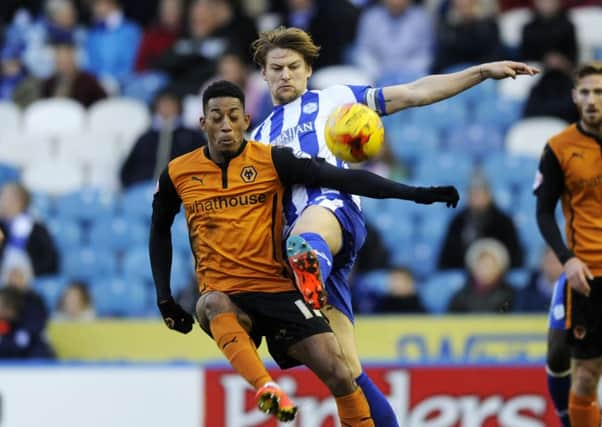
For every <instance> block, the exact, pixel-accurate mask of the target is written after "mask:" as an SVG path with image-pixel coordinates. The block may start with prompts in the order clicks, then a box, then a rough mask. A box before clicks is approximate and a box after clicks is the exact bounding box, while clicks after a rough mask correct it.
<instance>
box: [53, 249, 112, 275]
mask: <svg viewBox="0 0 602 427" xmlns="http://www.w3.org/2000/svg"><path fill="white" fill-rule="evenodd" d="M61 263H62V273H63V275H65V276H67V277H69V278H71V279H81V280H85V281H88V282H89V281H91V280H93V279H96V278H98V277H107V276H110V275H112V274H115V272H116V270H117V261H116V259H115V254H114V253H113V252H112V251H109V250H102V249H98V248H92V247H81V248H79V249H76V250H73V251H70V252H69V254H68V255H67V256H63V257H62V258H61Z"/></svg>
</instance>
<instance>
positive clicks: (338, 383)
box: [325, 352, 355, 397]
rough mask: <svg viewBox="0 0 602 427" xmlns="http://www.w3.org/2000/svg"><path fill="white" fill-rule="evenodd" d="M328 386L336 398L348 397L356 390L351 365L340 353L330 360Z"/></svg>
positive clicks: (327, 377) (327, 376) (332, 356)
mask: <svg viewBox="0 0 602 427" xmlns="http://www.w3.org/2000/svg"><path fill="white" fill-rule="evenodd" d="M325 382H326V385H327V386H328V388H329V389H330V391H331V392H332V394H333V395H335V396H337V397H338V396H344V395H347V394H349V393H351V392H353V390H355V383H354V381H353V375H352V373H351V369H350V368H349V365H347V363H346V361H345V359H344V358H343V355H342V354H341V353H340V352H339V353H338V354H333V355H331V356H330V357H329V358H328V366H327V375H326V380H325Z"/></svg>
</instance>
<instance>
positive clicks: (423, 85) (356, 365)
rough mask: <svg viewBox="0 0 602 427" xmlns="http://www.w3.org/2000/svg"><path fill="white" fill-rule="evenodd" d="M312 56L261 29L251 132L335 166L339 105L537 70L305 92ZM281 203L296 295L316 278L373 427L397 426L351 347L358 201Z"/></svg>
mask: <svg viewBox="0 0 602 427" xmlns="http://www.w3.org/2000/svg"><path fill="white" fill-rule="evenodd" d="M319 53H320V48H319V47H318V46H316V45H315V44H314V42H313V41H312V39H311V36H310V35H309V34H308V33H306V32H305V31H303V30H300V29H298V28H294V27H291V28H286V27H280V28H277V29H275V30H272V31H268V32H264V33H262V34H261V35H260V36H259V38H258V39H257V40H256V41H255V42H254V43H253V59H254V60H255V62H256V63H257V65H259V66H260V67H261V72H262V74H263V78H264V80H265V81H266V83H267V85H268V88H269V90H270V95H271V98H272V102H273V104H274V108H273V110H272V113H271V114H270V115H269V116H268V117H267V118H266V119H265V120H264V121H263V122H262V123H261V124H260V125H259V126H257V128H256V129H255V130H254V131H253V134H252V135H253V139H255V140H257V141H261V142H263V143H265V144H273V145H281V146H285V147H291V148H293V150H295V151H297V150H299V151H302V152H304V153H305V154H307V155H309V156H312V157H317V156H320V157H324V158H325V159H326V161H327V162H329V163H331V164H333V165H337V166H339V167H343V166H344V165H343V162H341V161H340V160H338V159H336V158H335V157H334V156H333V155H332V154H331V153H329V151H328V148H327V147H326V144H325V141H324V136H323V135H324V124H325V123H326V117H327V116H328V114H329V113H330V111H332V110H333V109H334V108H336V107H338V106H340V105H342V104H347V103H354V102H361V103H363V104H366V105H368V106H369V107H370V108H372V109H373V110H375V111H376V112H378V113H379V114H381V115H385V114H392V113H395V112H397V111H400V110H403V109H406V108H409V107H417V106H421V105H427V104H432V103H434V102H437V101H440V100H443V99H446V98H449V97H451V96H454V95H456V94H457V93H459V92H462V91H463V90H466V89H468V88H470V87H472V86H474V85H476V84H478V83H480V82H482V81H484V80H486V79H488V78H493V79H503V78H507V77H512V78H514V77H516V76H518V75H533V74H536V73H537V72H538V70H537V69H535V68H532V67H530V66H528V65H526V64H523V63H520V62H513V61H500V62H491V63H486V64H480V65H476V66H473V67H470V68H467V69H465V70H462V71H460V72H457V73H452V74H441V75H432V76H426V77H423V78H421V79H418V80H416V81H414V82H410V83H407V84H398V85H393V86H387V87H376V88H372V87H369V86H354V85H344V84H340V85H334V86H330V87H327V88H325V89H322V90H308V80H309V78H310V77H311V75H312V64H313V62H314V61H315V60H316V59H317V58H318V56H319ZM287 201H288V203H286V205H285V213H286V217H287V233H288V234H289V237H288V242H287V251H288V255H289V260H290V262H291V266H292V268H293V269H294V270H295V274H296V275H297V276H299V277H302V278H304V279H305V280H303V282H302V283H301V286H303V287H304V289H303V295H309V298H308V299H309V300H310V301H312V302H314V303H315V302H316V301H318V302H320V301H322V300H323V299H324V298H323V295H321V294H323V289H322V288H321V287H319V285H316V284H317V283H319V282H320V281H323V282H324V283H325V284H326V292H327V293H328V304H327V305H326V306H325V310H326V311H325V312H326V313H327V315H328V318H329V320H330V326H331V327H332V329H333V331H334V332H335V334H336V335H337V339H338V340H339V342H340V343H341V346H342V347H343V354H344V356H345V359H346V360H347V363H349V365H350V366H351V370H352V371H353V374H354V375H355V378H356V381H357V382H358V384H359V385H360V387H362V390H364V393H365V394H366V397H367V398H368V402H369V403H370V407H371V408H372V412H373V413H374V414H375V422H376V424H377V425H378V426H379V427H394V426H397V425H398V424H397V422H396V421H395V414H394V412H393V409H392V408H391V405H390V404H389V403H388V401H387V399H386V397H385V396H384V395H383V394H382V393H381V392H380V391H379V390H378V388H377V387H376V386H375V385H374V384H373V383H372V381H371V380H370V378H369V377H368V376H367V375H365V374H364V373H363V372H362V367H361V364H360V360H359V356H358V354H357V350H356V344H355V335H354V330H353V321H354V319H353V311H352V304H351V291H350V289H349V281H348V278H349V274H350V273H351V269H352V267H353V263H354V261H355V258H356V256H357V252H358V251H359V249H360V248H361V246H362V244H363V242H364V239H365V236H366V228H365V224H364V219H363V216H362V212H361V210H360V206H359V201H358V200H356V199H355V198H353V197H351V196H350V195H349V194H343V193H338V192H336V191H332V189H329V188H315V187H307V186H306V187H301V186H298V187H295V188H293V190H292V194H291V195H287ZM300 242H301V244H300ZM302 244H307V245H309V246H310V247H311V248H312V249H313V250H315V253H316V255H317V256H318V258H317V259H318V261H319V267H320V268H319V269H318V273H319V274H320V276H321V280H317V279H316V280H310V278H309V277H308V276H309V275H308V274H307V269H305V271H303V270H302V269H301V268H300V267H304V266H306V265H308V264H309V267H310V268H312V269H313V266H312V265H311V263H307V262H304V261H305V257H306V255H305V254H304V253H303V252H304V251H298V250H297V248H299V247H301V246H302ZM316 295H317V297H316Z"/></svg>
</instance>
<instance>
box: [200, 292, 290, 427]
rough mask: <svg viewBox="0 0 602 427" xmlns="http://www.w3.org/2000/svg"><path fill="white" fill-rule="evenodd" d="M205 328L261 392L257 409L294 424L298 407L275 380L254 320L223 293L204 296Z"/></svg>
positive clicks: (242, 374)
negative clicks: (258, 342)
mask: <svg viewBox="0 0 602 427" xmlns="http://www.w3.org/2000/svg"><path fill="white" fill-rule="evenodd" d="M196 315H197V318H198V320H199V323H200V324H201V327H202V328H203V329H204V330H205V331H206V332H207V333H209V334H210V335H211V336H212V337H213V339H214V340H215V342H216V344H217V346H218V347H219V349H220V350H221V351H222V353H223V354H224V355H225V356H226V358H227V359H228V360H229V361H230V364H231V365H232V367H233V368H234V370H235V371H236V372H238V373H239V374H240V375H241V376H242V377H243V378H244V379H246V380H247V381H248V382H249V384H251V385H252V386H253V388H254V389H255V390H256V391H257V393H256V399H257V406H259V408H260V409H261V410H262V411H264V412H266V413H268V414H272V415H274V416H275V417H276V418H278V419H279V420H280V421H292V420H293V419H294V418H295V415H296V413H297V407H296V406H295V405H294V404H293V402H292V401H291V400H290V399H289V397H288V396H287V395H286V393H285V392H284V391H283V390H282V389H281V388H280V387H279V386H278V384H276V382H275V381H274V380H273V379H272V377H271V376H270V374H269V373H268V371H267V369H266V368H265V366H264V365H263V363H262V361H261V359H260V358H259V355H258V354H257V348H256V346H255V343H254V342H253V340H252V339H251V337H250V335H249V333H248V331H249V330H250V329H251V319H250V317H249V316H247V315H246V314H245V313H244V312H242V311H241V310H240V309H239V308H238V307H237V306H236V305H235V304H234V303H233V302H232V301H231V300H230V298H229V297H228V296H227V295H226V294H224V293H221V292H208V293H206V294H203V295H202V296H201V297H200V298H199V300H198V302H197V306H196Z"/></svg>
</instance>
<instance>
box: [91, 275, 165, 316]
mask: <svg viewBox="0 0 602 427" xmlns="http://www.w3.org/2000/svg"><path fill="white" fill-rule="evenodd" d="M91 294H92V300H93V303H94V308H95V309H96V312H97V313H98V315H99V316H102V317H113V316H117V317H134V316H143V315H145V314H146V313H147V312H148V309H149V306H150V305H151V301H154V298H153V297H152V294H151V289H150V287H149V286H147V285H146V284H145V283H144V281H142V280H140V279H137V278H131V277H126V276H108V277H104V278H101V279H98V280H95V281H93V282H92V286H91Z"/></svg>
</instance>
